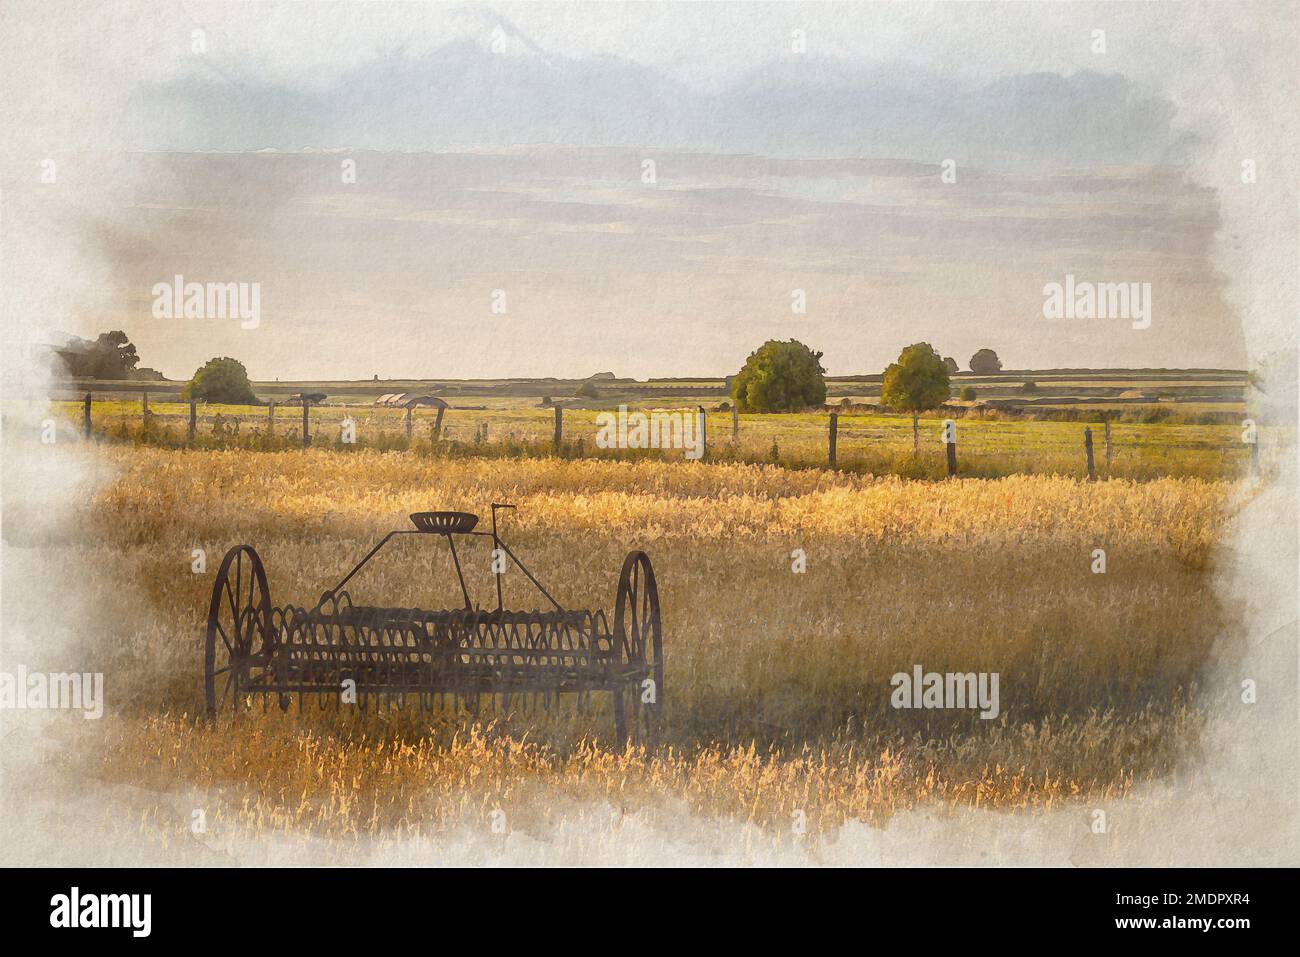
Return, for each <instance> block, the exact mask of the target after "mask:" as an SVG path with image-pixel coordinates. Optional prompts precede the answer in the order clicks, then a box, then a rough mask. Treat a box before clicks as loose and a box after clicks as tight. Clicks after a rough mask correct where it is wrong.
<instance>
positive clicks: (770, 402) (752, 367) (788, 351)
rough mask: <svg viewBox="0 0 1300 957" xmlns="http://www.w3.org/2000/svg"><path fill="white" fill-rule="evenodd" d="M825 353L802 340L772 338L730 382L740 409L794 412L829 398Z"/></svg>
mask: <svg viewBox="0 0 1300 957" xmlns="http://www.w3.org/2000/svg"><path fill="white" fill-rule="evenodd" d="M821 358H822V354H821V353H820V352H813V351H812V350H811V349H809V348H808V347H807V346H806V345H804V344H803V343H802V342H799V341H797V340H795V339H791V340H790V341H789V342H781V341H779V340H777V339H770V340H768V341H767V342H765V343H763V345H762V346H761V347H759V348H758V349H757V350H756V351H754V352H751V353H750V354H749V358H748V359H746V360H745V365H744V368H742V369H741V370H740V372H738V373H737V374H736V376H735V378H734V379H733V380H732V382H731V397H732V398H733V399H734V400H735V402H736V407H737V408H738V409H739V410H740V411H741V412H791V411H794V410H796V409H806V408H808V407H809V406H811V405H822V404H824V403H825V402H826V370H825V369H823V368H822V364H821Z"/></svg>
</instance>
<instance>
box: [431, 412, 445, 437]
mask: <svg viewBox="0 0 1300 957" xmlns="http://www.w3.org/2000/svg"><path fill="white" fill-rule="evenodd" d="M446 411H447V407H446V406H445V405H440V406H438V417H437V418H436V419H435V420H434V422H433V441H435V442H437V441H438V440H439V439H440V438H442V414H443V413H444V412H446Z"/></svg>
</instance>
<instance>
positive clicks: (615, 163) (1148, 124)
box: [0, 3, 1295, 378]
mask: <svg viewBox="0 0 1300 957" xmlns="http://www.w3.org/2000/svg"><path fill="white" fill-rule="evenodd" d="M1226 6H1232V7H1233V8H1232V9H1226V8H1225V7H1226ZM0 25H2V27H3V32H2V33H0V44H2V47H0V57H2V58H3V62H4V63H5V66H4V67H3V69H4V71H5V73H4V76H5V86H6V93H7V94H9V95H8V96H7V98H6V101H5V104H4V105H3V107H0V109H3V110H4V117H5V128H6V130H7V131H8V130H12V131H14V135H13V136H9V137H6V142H5V145H4V146H3V147H0V150H2V151H3V153H2V156H3V166H2V167H0V171H2V173H3V182H4V193H3V198H2V200H0V203H2V209H0V213H2V215H3V222H4V224H5V226H6V229H5V232H4V235H3V237H0V253H2V254H3V255H2V256H0V261H2V262H3V266H4V270H5V279H6V290H7V292H6V295H5V305H6V314H7V316H8V317H9V319H10V321H14V322H18V321H22V322H24V323H28V324H33V325H35V326H36V327H43V328H45V329H66V330H68V331H71V332H77V333H80V334H84V335H89V334H93V333H94V332H97V331H100V330H102V329H105V328H110V327H111V328H122V329H124V330H125V331H126V332H127V333H128V335H130V336H131V338H132V340H133V341H135V342H136V343H137V345H138V347H139V349H140V352H141V355H142V361H143V364H146V365H151V366H154V367H157V368H160V369H162V370H163V371H164V372H165V373H167V374H168V375H170V376H188V375H189V374H190V373H192V371H193V369H194V368H195V367H196V366H197V365H199V364H201V363H202V361H204V360H205V359H206V358H208V357H209V356H211V355H214V354H228V355H233V356H235V357H237V358H240V359H241V360H243V361H244V362H245V363H246V365H247V366H248V368H249V370H250V373H251V374H252V375H253V376H254V377H255V378H272V377H275V376H279V377H281V378H297V377H312V378H339V377H369V376H370V375H371V374H374V373H378V374H379V375H381V376H385V377H387V376H394V377H396V376H493V375H559V376H564V375H586V374H590V373H592V372H596V371H600V370H606V369H608V370H611V371H615V372H617V373H619V374H622V375H636V376H642V377H644V376H648V375H674V374H676V375H692V374H697V375H698V374H722V373H725V372H731V371H734V370H735V369H736V368H738V367H739V365H740V364H741V363H742V362H743V360H744V357H745V355H746V354H747V353H748V352H749V351H751V350H752V349H753V348H754V347H756V346H757V345H758V344H760V343H761V342H762V341H763V340H764V339H767V338H772V337H780V338H786V337H790V336H794V337H796V338H799V339H801V340H803V341H805V342H807V343H809V344H810V345H812V346H813V347H814V348H817V349H820V350H822V351H824V352H825V353H826V359H825V364H826V365H827V368H828V370H829V371H830V372H832V373H836V374H847V373H852V372H878V371H880V369H881V368H882V367H883V365H884V364H885V363H886V362H888V361H889V360H890V359H892V358H893V357H894V356H895V355H896V354H897V352H898V350H899V349H900V348H901V347H902V346H904V345H906V344H908V343H910V342H912V341H916V340H921V339H924V340H928V341H930V342H932V343H933V344H934V345H935V346H936V347H937V348H938V349H939V350H940V351H941V352H943V353H945V354H951V355H953V356H954V357H956V358H957V359H958V361H959V362H961V364H962V365H963V366H965V364H966V360H967V359H968V358H969V356H970V354H971V353H972V352H974V351H975V349H977V348H980V347H982V346H990V347H992V348H994V349H996V350H997V351H998V352H999V353H1000V354H1001V355H1002V356H1003V359H1004V361H1005V362H1006V364H1007V365H1008V366H1009V367H1017V368H1024V367H1046V366H1070V365H1090V366H1102V365H1105V366H1112V365H1113V366H1190V365H1212V366H1241V365H1243V364H1245V363H1246V362H1247V361H1248V358H1247V357H1248V352H1249V351H1250V344H1249V342H1248V339H1247V337H1245V336H1243V324H1248V323H1249V321H1250V320H1251V318H1252V315H1253V314H1255V313H1257V312H1259V311H1260V310H1261V309H1264V310H1268V309H1272V308H1277V305H1278V303H1279V302H1283V303H1284V302H1287V301H1291V300H1289V299H1288V298H1287V297H1289V296H1293V294H1294V287H1293V285H1292V286H1291V287H1290V288H1289V289H1281V288H1280V287H1279V286H1278V284H1274V285H1273V286H1272V287H1271V288H1273V289H1274V291H1275V293H1276V294H1275V295H1274V296H1273V297H1272V298H1271V299H1269V298H1268V297H1263V298H1261V297H1260V295H1259V293H1258V289H1259V287H1260V282H1259V276H1258V274H1256V275H1255V276H1254V277H1253V278H1252V281H1251V282H1249V283H1246V282H1243V279H1244V277H1245V275H1246V271H1247V268H1248V267H1247V266H1246V265H1243V264H1242V259H1241V257H1242V256H1243V255H1245V254H1247V253H1249V251H1250V250H1249V249H1247V250H1246V251H1245V253H1243V250H1242V245H1243V240H1242V236H1243V235H1246V236H1249V232H1250V230H1251V229H1253V228H1255V227H1259V229H1260V230H1261V235H1262V234H1263V232H1262V231H1263V229H1264V227H1268V229H1271V230H1273V232H1274V233H1276V231H1277V230H1279V229H1284V228H1287V227H1288V226H1289V227H1293V226H1294V193H1293V192H1292V189H1293V183H1292V181H1291V180H1290V179H1287V178H1285V177H1280V176H1279V173H1280V172H1282V171H1281V169H1280V168H1279V163H1273V162H1270V160H1271V158H1272V157H1285V156H1287V155H1288V152H1287V148H1286V145H1287V144H1288V143H1293V141H1294V137H1293V135H1292V132H1293V130H1292V128H1291V126H1290V123H1291V121H1290V120H1288V119H1286V118H1285V117H1280V116H1279V115H1278V113H1277V111H1276V104H1277V103H1278V102H1279V101H1280V102H1290V101H1291V100H1290V97H1291V94H1292V93H1293V87H1294V78H1293V73H1292V72H1291V71H1288V70H1287V69H1286V67H1287V66H1288V65H1289V66H1292V67H1293V66H1294V62H1293V61H1294V56H1295V54H1294V45H1295V23H1294V13H1293V12H1292V9H1291V8H1290V7H1288V6H1285V5H1257V4H1253V5H1249V6H1235V5H1217V6H1210V7H1202V6H1186V5H1178V6H1172V5H1113V6H1111V5H1107V6H1099V5H1091V4H1072V5H1060V4H1050V5H1048V4H1040V5H1016V6H1010V7H1006V6H1001V5H990V4H956V5H944V6H929V5H921V4H917V5H902V4H889V5H869V6H868V5H857V4H838V5H829V6H823V5H804V4H776V5H742V4H714V3H710V4H675V5H668V4H663V5H660V4H649V3H645V4H632V5H626V6H625V5H615V4H585V5H576V4H575V5H568V6H552V5H547V4H527V5H521V6H515V5H508V4H507V5H491V6H478V7H465V6H452V5H444V4H382V5H381V4H356V3H347V4H310V5H307V4H286V5H263V4H201V3H200V4H195V3H186V4H184V5H171V4H152V5H148V6H147V7H138V8H136V7H132V6H131V5H114V6H112V7H109V8H107V9H103V10H94V11H89V12H87V11H81V10H78V9H76V8H75V7H58V6H57V5H55V6H51V5H48V4H39V5H36V4H33V5H23V4H16V5H15V4H7V5H6V6H5V8H4V20H3V23H2V24H0ZM195 30H201V31H203V32H202V33H201V34H200V35H199V37H198V41H196V35H195V34H194V31H195ZM1097 30H1104V31H1105V40H1104V43H1105V52H1099V51H1098V50H1097V49H1096V48H1097V45H1098V38H1097V37H1096V36H1095V34H1094V31H1097ZM796 31H802V32H796ZM200 41H201V42H200ZM196 42H197V43H199V45H201V47H202V49H201V50H198V51H196V49H195V47H196ZM801 43H803V44H806V46H802V47H801V46H800V44H801ZM1288 76H1290V77H1292V78H1291V79H1289V80H1287V81H1286V83H1287V84H1289V86H1290V87H1291V88H1290V89H1278V88H1277V83H1278V80H1279V78H1283V77H1288ZM1247 157H1252V158H1256V160H1257V167H1258V177H1259V179H1258V181H1257V182H1256V183H1254V184H1250V185H1245V184H1243V183H1242V182H1241V162H1242V159H1243V158H1247ZM346 160H352V161H355V164H356V165H355V170H356V178H355V182H347V181H345V178H344V176H343V168H344V167H343V164H344V161H346ZM945 160H951V161H952V163H953V164H955V170H956V181H955V182H944V181H943V179H942V177H941V172H942V170H943V164H944V161H945ZM46 161H53V163H54V169H56V170H57V175H56V177H55V181H54V182H43V181H42V178H41V177H42V172H43V170H44V169H45V168H46V167H45V166H43V165H42V164H43V163H45V162H46ZM647 161H652V162H653V163H654V172H655V178H654V182H646V181H645V178H644V177H645V171H646V162H647ZM1279 162H1280V161H1279ZM1292 168H1293V167H1292ZM1268 217H1282V219H1281V220H1279V221H1268ZM1259 242H1261V243H1262V240H1259ZM1246 245H1247V246H1249V245H1250V243H1249V242H1247V243H1246ZM176 274H182V275H184V277H185V278H186V279H187V280H194V281H200V282H209V281H210V282H256V283H259V284H260V290H261V319H260V323H259V324H258V326H257V328H256V329H248V330H241V329H239V328H238V327H237V325H236V324H235V323H233V322H231V321H229V320H224V321H223V320H215V319H188V320H186V319H157V318H154V317H153V316H152V315H151V312H150V306H151V300H152V294H151V289H152V287H153V285H154V284H155V283H157V282H159V281H167V280H170V279H171V278H172V277H173V276H174V275H176ZM1067 274H1072V275H1074V276H1075V277H1076V278H1077V279H1078V280H1080V281H1093V282H1139V283H1150V284H1151V295H1152V304H1153V315H1152V322H1151V326H1150V328H1148V329H1133V328H1131V325H1130V324H1129V323H1128V322H1125V321H1123V320H1091V321H1089V320H1068V321H1063V320H1047V319H1044V318H1043V316H1042V305H1043V298H1044V297H1043V286H1044V284H1046V283H1049V282H1060V281H1063V280H1064V278H1065V276H1066V275H1067ZM1290 282H1293V280H1290ZM495 290H502V291H504V294H505V302H506V310H507V311H506V312H505V314H504V315H503V314H497V313H493V312H492V310H491V305H492V302H493V294H494V291H495ZM794 290H803V291H804V293H805V295H806V299H807V312H806V314H795V313H794V312H792V309H791V302H792V293H793V291H794ZM498 301H499V300H498Z"/></svg>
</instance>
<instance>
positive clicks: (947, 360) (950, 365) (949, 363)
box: [943, 356, 958, 375]
mask: <svg viewBox="0 0 1300 957" xmlns="http://www.w3.org/2000/svg"><path fill="white" fill-rule="evenodd" d="M943 367H944V368H945V369H947V370H948V374H949V375H952V374H953V373H954V372H956V371H958V366H957V360H956V359H954V358H953V357H952V356H944V357H943Z"/></svg>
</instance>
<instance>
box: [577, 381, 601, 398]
mask: <svg viewBox="0 0 1300 957" xmlns="http://www.w3.org/2000/svg"><path fill="white" fill-rule="evenodd" d="M573 394H574V395H575V396H577V397H578V398H580V399H599V398H600V390H599V389H597V388H596V387H595V386H594V385H592V384H591V383H590V382H583V383H581V384H580V385H579V386H578V387H577V388H576V389H574V390H573Z"/></svg>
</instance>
